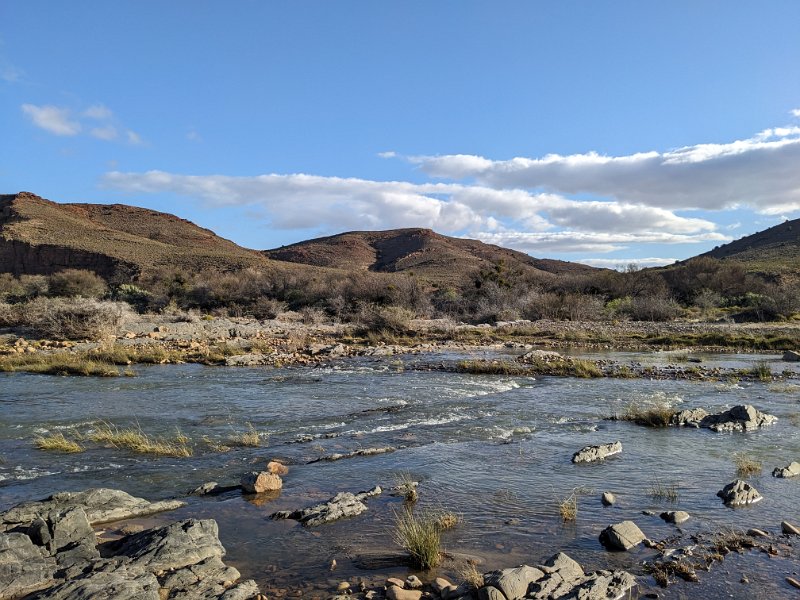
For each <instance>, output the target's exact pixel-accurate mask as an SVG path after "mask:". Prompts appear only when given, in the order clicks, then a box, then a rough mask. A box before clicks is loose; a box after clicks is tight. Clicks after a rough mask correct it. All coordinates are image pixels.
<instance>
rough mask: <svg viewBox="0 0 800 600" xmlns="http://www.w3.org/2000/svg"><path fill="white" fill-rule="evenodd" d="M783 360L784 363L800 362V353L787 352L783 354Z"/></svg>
mask: <svg viewBox="0 0 800 600" xmlns="http://www.w3.org/2000/svg"><path fill="white" fill-rule="evenodd" d="M783 360H785V361H786V362H800V352H796V351H794V350H787V351H786V352H784V353H783Z"/></svg>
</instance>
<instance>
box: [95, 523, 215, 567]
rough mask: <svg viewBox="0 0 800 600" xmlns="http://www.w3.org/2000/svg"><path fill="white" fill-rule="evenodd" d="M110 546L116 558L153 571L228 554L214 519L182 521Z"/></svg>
mask: <svg viewBox="0 0 800 600" xmlns="http://www.w3.org/2000/svg"><path fill="white" fill-rule="evenodd" d="M107 545H108V546H109V549H110V550H111V551H112V552H113V554H114V556H120V557H125V558H127V559H130V562H131V564H133V565H135V566H137V567H139V568H141V569H144V570H148V571H153V572H155V571H158V570H167V569H179V568H181V567H186V566H188V565H194V564H197V563H200V562H202V561H204V560H206V559H209V558H214V557H217V558H222V557H223V556H224V555H225V548H223V547H222V544H221V543H220V541H219V529H218V527H217V522H216V521H214V520H213V519H203V520H197V519H187V520H185V521H178V522H176V523H171V524H169V525H165V526H164V527H157V528H154V529H148V530H146V531H142V532H141V533H136V534H133V535H130V536H128V537H126V538H123V539H121V540H118V541H117V542H110V543H109V544H107Z"/></svg>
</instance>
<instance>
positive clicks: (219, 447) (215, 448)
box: [202, 435, 231, 452]
mask: <svg viewBox="0 0 800 600" xmlns="http://www.w3.org/2000/svg"><path fill="white" fill-rule="evenodd" d="M202 439H203V443H204V444H205V445H206V446H208V449H209V450H211V451H212V452H229V451H230V449H231V447H230V446H228V445H226V444H223V443H222V442H220V441H218V440H212V439H211V438H210V437H208V436H207V435H204V436H203V438H202Z"/></svg>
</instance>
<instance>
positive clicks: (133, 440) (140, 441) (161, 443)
mask: <svg viewBox="0 0 800 600" xmlns="http://www.w3.org/2000/svg"><path fill="white" fill-rule="evenodd" d="M86 437H87V439H89V440H91V441H93V442H95V443H98V444H108V445H110V446H113V447H114V448H125V449H127V450H130V451H131V452H136V453H137V454H152V455H154V456H172V457H175V458H188V457H189V456H192V454H193V451H192V448H191V446H189V445H188V442H189V438H185V436H183V437H184V438H185V439H186V442H185V443H181V442H179V441H173V440H168V439H164V438H156V437H150V436H149V435H147V434H146V433H144V432H143V431H142V430H141V429H139V428H133V427H128V428H124V429H120V428H119V427H117V426H116V425H112V424H110V423H103V424H101V425H100V426H99V427H97V429H95V430H94V431H92V432H90V433H89V434H87V436H86Z"/></svg>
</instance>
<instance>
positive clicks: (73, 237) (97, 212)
mask: <svg viewBox="0 0 800 600" xmlns="http://www.w3.org/2000/svg"><path fill="white" fill-rule="evenodd" d="M268 263H269V261H268V260H267V259H265V257H264V256H263V255H262V254H260V253H258V252H256V251H253V250H247V249H245V248H241V247H240V246H237V245H236V244H234V243H233V242H231V241H229V240H226V239H223V238H221V237H219V236H217V235H215V234H214V233H213V232H212V231H209V230H208V229H203V228H201V227H198V226H197V225H194V224H193V223H191V222H189V221H186V220H184V219H180V218H178V217H175V216H173V215H169V214H165V213H161V212H158V211H154V210H148V209H144V208H137V207H133V206H125V205H120V204H58V203H55V202H51V201H49V200H45V199H44V198H40V197H39V196H36V195H35V194H31V193H28V192H20V193H19V194H13V195H2V196H0V271H5V272H11V273H14V274H49V273H52V272H55V271H58V270H61V269H65V268H75V269H90V270H92V271H95V272H96V273H98V274H99V275H101V276H103V277H105V278H107V279H112V278H115V279H119V280H130V279H132V278H135V277H136V276H137V275H139V274H141V273H143V272H145V271H147V270H149V269H157V268H159V267H176V268H180V269H186V270H190V271H202V270H204V269H217V270H229V269H239V268H244V267H248V266H264V265H266V264H268Z"/></svg>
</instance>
